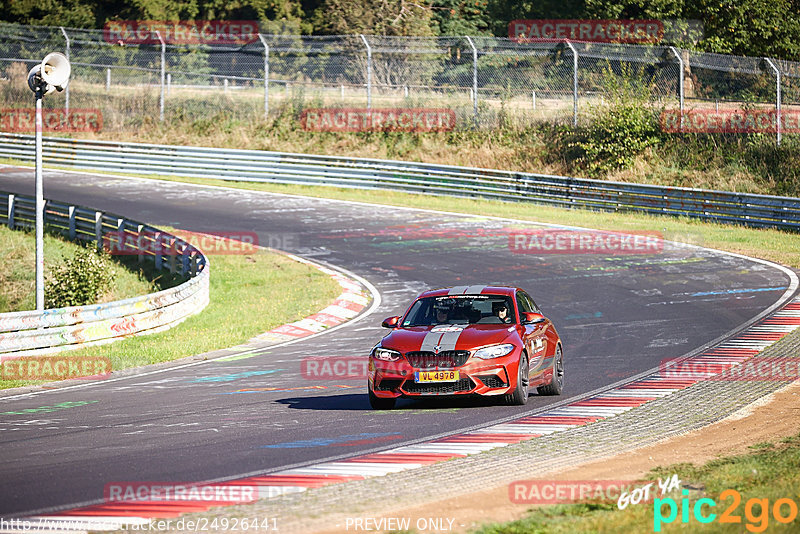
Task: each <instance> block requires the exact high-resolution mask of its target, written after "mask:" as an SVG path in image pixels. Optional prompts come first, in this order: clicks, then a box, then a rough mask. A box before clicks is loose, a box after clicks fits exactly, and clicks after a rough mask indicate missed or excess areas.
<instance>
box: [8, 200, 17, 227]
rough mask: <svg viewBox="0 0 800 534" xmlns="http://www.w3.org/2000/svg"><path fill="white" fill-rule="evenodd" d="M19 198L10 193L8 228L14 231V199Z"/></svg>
mask: <svg viewBox="0 0 800 534" xmlns="http://www.w3.org/2000/svg"><path fill="white" fill-rule="evenodd" d="M16 198H17V197H16V196H15V195H12V194H10V193H9V195H8V227H9V228H11V229H12V230H13V229H14V207H15V206H14V199H16Z"/></svg>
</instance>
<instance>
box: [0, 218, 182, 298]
mask: <svg viewBox="0 0 800 534" xmlns="http://www.w3.org/2000/svg"><path fill="white" fill-rule="evenodd" d="M35 244H36V238H35V236H34V234H33V233H32V232H27V231H22V230H11V229H9V228H8V227H6V226H0V266H2V267H0V313H6V312H15V311H23V310H33V309H36V271H35V265H36V257H35V256H36V250H35ZM80 247H81V245H79V244H77V243H74V242H72V241H69V240H67V239H64V238H62V237H61V236H58V235H53V234H45V236H44V269H45V278H47V275H48V273H49V272H50V269H51V268H53V267H55V266H56V265H59V264H60V263H62V262H63V260H65V259H69V258H72V257H73V256H74V255H75V252H76V251H77V250H78V249H79V248H80ZM115 259H116V258H115ZM110 264H111V270H112V273H113V276H114V281H113V282H112V285H111V288H110V290H109V291H107V292H106V293H105V294H104V295H102V297H101V299H100V302H111V301H113V300H122V299H126V298H130V297H136V296H139V295H146V294H147V293H151V292H153V291H158V290H159V289H161V288H162V287H169V284H166V283H165V285H163V286H162V285H161V282H166V281H164V280H157V281H152V280H151V278H149V277H148V276H147V272H146V271H142V270H139V269H137V268H133V269H131V268H130V267H126V264H124V263H121V262H119V261H112V262H110Z"/></svg>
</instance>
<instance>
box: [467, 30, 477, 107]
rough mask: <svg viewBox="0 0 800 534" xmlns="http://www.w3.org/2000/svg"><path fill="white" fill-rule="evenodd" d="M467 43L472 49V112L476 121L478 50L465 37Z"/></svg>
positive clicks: (469, 38)
mask: <svg viewBox="0 0 800 534" xmlns="http://www.w3.org/2000/svg"><path fill="white" fill-rule="evenodd" d="M466 38H467V42H468V43H469V46H470V48H472V112H473V114H474V115H475V120H476V121H477V120H478V49H477V48H475V43H473V42H472V38H471V37H470V36H469V35H467V36H466Z"/></svg>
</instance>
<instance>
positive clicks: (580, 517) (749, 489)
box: [475, 435, 800, 534]
mask: <svg viewBox="0 0 800 534" xmlns="http://www.w3.org/2000/svg"><path fill="white" fill-rule="evenodd" d="M673 474H677V475H678V478H680V479H681V483H682V485H684V486H688V491H689V494H688V496H687V498H688V499H689V500H688V502H689V506H690V507H692V508H693V506H694V504H695V503H696V502H697V500H698V499H702V498H710V499H713V500H714V502H716V503H717V506H716V508H715V509H713V510H711V509H710V508H709V507H708V506H707V505H704V506H703V513H704V514H705V515H708V513H709V512H710V511H712V512H714V513H716V514H717V518H716V520H715V521H713V522H711V523H709V524H707V525H703V524H701V523H699V522H698V521H697V520H696V519H695V518H694V516H693V515H692V513H691V508H690V513H689V518H688V522H687V523H685V524H683V523H681V499H683V498H684V496H683V495H682V493H681V491H679V490H675V491H673V492H672V493H670V494H667V495H666V496H665V497H671V498H673V499H674V500H675V502H676V507H677V510H678V515H677V518H676V519H675V520H674V521H673V522H672V523H670V524H664V525H663V526H662V530H661V531H662V532H678V531H680V532H700V533H704V532H709V533H710V532H737V533H738V532H762V531H766V532H797V531H798V524H800V519H795V520H794V521H793V522H791V523H789V524H786V525H784V524H780V523H779V522H778V521H776V520H775V519H774V517H773V516H772V509H773V506H774V503H775V501H776V500H778V499H782V498H788V499H791V500H792V501H793V502H794V503H795V505H796V506H797V507H798V508H800V493H798V488H800V435H798V436H793V437H789V438H785V439H783V440H782V441H781V442H780V443H777V444H767V443H761V444H758V447H755V450H754V451H753V452H750V453H747V454H742V455H739V456H731V457H726V458H720V459H717V460H713V461H711V462H709V463H707V464H705V465H703V466H699V467H697V466H694V465H692V464H676V465H671V466H666V467H659V468H656V469H654V470H653V471H651V473H650V475H648V476H646V477H645V478H646V479H648V480H655V479H656V478H661V479H662V480H664V479H666V478H668V477H670V476H672V475H673ZM728 489H733V490H736V491H738V492H739V494H740V495H741V502H740V503H739V505H738V507H735V508H733V509H732V510H731V512H732V514H731V515H732V516H739V517H740V518H741V523H739V524H721V523H720V522H719V519H720V515H721V514H722V512H723V511H725V510H726V509H727V508H728V507H729V506H730V507H733V504H734V501H733V497H732V496H728V495H724V496H722V493H723V491H725V490H728ZM750 499H759V500H760V499H768V503H769V513H768V514H767V516H766V517H764V516H762V515H761V513H760V510H761V508H760V507H759V506H755V505H753V504H751V505H750V506H751V511H752V515H751V517H750V518H748V517H747V516H746V515H745V512H746V508H747V507H748V504H747V503H748V501H749V500H750ZM662 507H663V515H664V516H667V515H668V512H669V508H668V505H666V504H663V505H662ZM781 513H782V514H783V515H788V514H789V506H788V505H787V504H784V505H783V506H782V511H781ZM748 525H750V528H748ZM653 527H654V504H653V503H650V504H639V505H629V506H628V507H627V508H626V509H624V510H619V509H618V508H617V505H616V503H600V502H587V503H575V504H565V505H556V506H546V507H540V508H535V509H532V510H530V511H529V513H528V515H527V516H526V517H524V518H523V519H520V520H518V521H512V522H508V523H495V524H490V525H485V526H483V527H482V528H480V529H478V530H476V531H475V532H476V533H478V534H523V533H525V534H533V533H536V534H562V533H563V534H568V533H573V532H581V533H617V532H653ZM762 527H765V528H764V529H763V530H762ZM751 529H752V530H751Z"/></svg>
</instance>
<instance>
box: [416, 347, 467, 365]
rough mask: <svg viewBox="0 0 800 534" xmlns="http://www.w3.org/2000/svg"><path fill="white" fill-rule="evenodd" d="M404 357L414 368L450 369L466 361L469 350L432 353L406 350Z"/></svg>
mask: <svg viewBox="0 0 800 534" xmlns="http://www.w3.org/2000/svg"><path fill="white" fill-rule="evenodd" d="M406 359H407V360H408V363H410V364H411V366H412V367H414V368H416V369H436V368H439V369H442V368H444V369H452V368H454V367H461V366H462V365H464V364H465V363H467V360H468V359H469V351H468V350H445V351H442V352H440V353H439V354H434V353H433V352H431V351H416V352H407V353H406Z"/></svg>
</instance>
